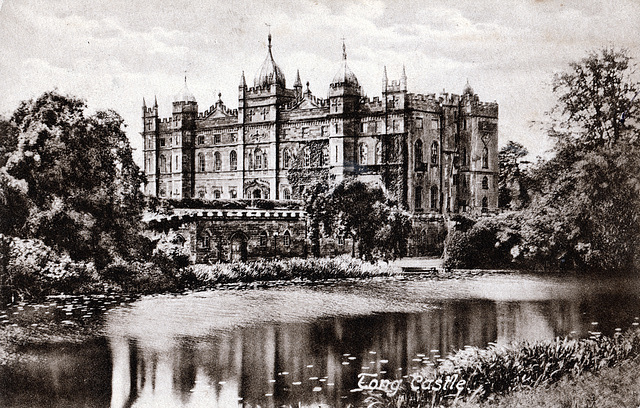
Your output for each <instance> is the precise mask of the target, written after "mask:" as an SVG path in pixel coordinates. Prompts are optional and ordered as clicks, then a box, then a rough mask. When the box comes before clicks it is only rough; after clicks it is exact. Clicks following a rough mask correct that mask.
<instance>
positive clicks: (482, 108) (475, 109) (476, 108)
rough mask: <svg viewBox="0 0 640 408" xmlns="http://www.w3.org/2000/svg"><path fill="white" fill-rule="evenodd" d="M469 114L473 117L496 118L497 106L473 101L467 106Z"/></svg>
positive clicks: (491, 103) (494, 103)
mask: <svg viewBox="0 0 640 408" xmlns="http://www.w3.org/2000/svg"><path fill="white" fill-rule="evenodd" d="M469 108H470V109H469V110H468V112H469V114H471V115H474V116H486V117H490V118H496V119H497V118H498V104H497V103H496V102H479V101H474V102H472V103H471V104H470V105H469Z"/></svg>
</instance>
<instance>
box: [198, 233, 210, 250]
mask: <svg viewBox="0 0 640 408" xmlns="http://www.w3.org/2000/svg"><path fill="white" fill-rule="evenodd" d="M210 246H211V236H210V235H209V232H208V231H202V232H201V233H200V236H199V237H198V247H200V248H201V249H209V247H210Z"/></svg>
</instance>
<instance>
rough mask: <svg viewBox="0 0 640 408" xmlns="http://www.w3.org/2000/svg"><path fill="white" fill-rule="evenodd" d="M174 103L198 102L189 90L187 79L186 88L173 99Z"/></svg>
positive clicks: (185, 80) (185, 78)
mask: <svg viewBox="0 0 640 408" xmlns="http://www.w3.org/2000/svg"><path fill="white" fill-rule="evenodd" d="M173 101H174V102H196V97H195V96H193V94H192V93H191V91H190V90H189V88H188V87H187V77H186V76H185V77H184V86H183V87H182V90H180V92H179V93H178V94H177V95H176V96H175V97H174V98H173Z"/></svg>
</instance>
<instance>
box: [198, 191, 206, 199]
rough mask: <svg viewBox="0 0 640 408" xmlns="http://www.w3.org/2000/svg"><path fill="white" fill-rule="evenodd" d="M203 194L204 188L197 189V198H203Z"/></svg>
mask: <svg viewBox="0 0 640 408" xmlns="http://www.w3.org/2000/svg"><path fill="white" fill-rule="evenodd" d="M204 195H205V191H204V190H199V191H198V198H204Z"/></svg>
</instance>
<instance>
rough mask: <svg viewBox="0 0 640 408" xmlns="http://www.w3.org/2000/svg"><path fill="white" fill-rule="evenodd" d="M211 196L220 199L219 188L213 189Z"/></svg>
mask: <svg viewBox="0 0 640 408" xmlns="http://www.w3.org/2000/svg"><path fill="white" fill-rule="evenodd" d="M213 198H215V199H216V200H218V199H220V190H213Z"/></svg>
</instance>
